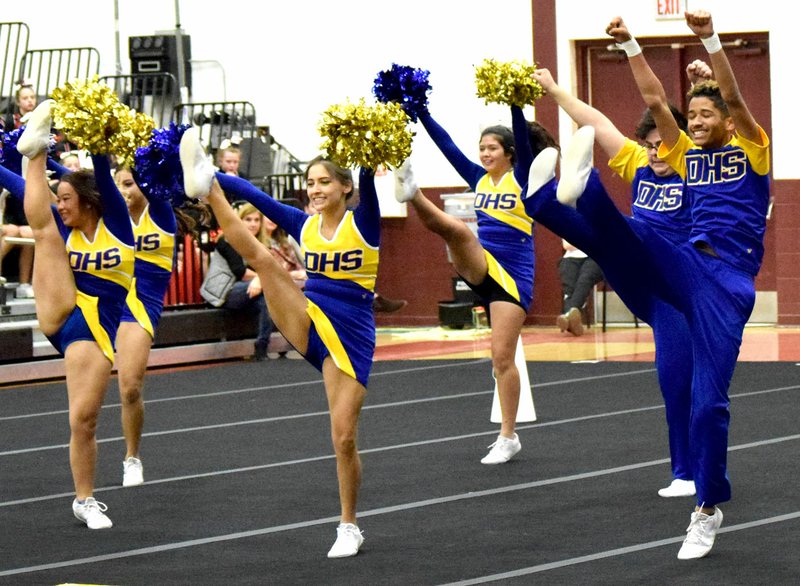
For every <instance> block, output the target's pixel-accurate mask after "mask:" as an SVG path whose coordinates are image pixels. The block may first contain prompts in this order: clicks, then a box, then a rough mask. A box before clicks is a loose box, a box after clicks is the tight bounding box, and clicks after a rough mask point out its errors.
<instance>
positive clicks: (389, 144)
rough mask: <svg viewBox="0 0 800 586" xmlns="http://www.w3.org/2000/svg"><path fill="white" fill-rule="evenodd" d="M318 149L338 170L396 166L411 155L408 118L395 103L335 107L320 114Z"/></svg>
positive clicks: (411, 134)
mask: <svg viewBox="0 0 800 586" xmlns="http://www.w3.org/2000/svg"><path fill="white" fill-rule="evenodd" d="M318 129H319V133H320V135H321V136H322V137H323V139H324V142H323V143H322V146H321V148H322V150H323V151H325V152H326V153H327V154H328V157H330V159H331V160H332V161H334V162H336V163H337V164H338V165H341V166H342V167H346V168H350V167H365V168H368V169H376V168H377V167H378V166H380V165H391V166H393V167H399V166H400V165H401V164H402V163H403V161H405V160H406V159H407V158H408V157H409V155H410V154H411V140H412V138H413V133H412V132H411V130H409V128H408V116H407V115H406V113H405V112H404V111H403V109H402V107H401V106H400V105H399V104H396V103H387V104H384V103H378V104H375V105H373V106H367V105H366V104H365V101H364V99H363V98H361V100H360V101H359V102H358V103H357V104H353V103H350V102H346V103H344V104H335V105H333V106H330V107H329V108H328V109H327V110H325V111H324V112H323V113H322V121H321V122H320V123H319V126H318Z"/></svg>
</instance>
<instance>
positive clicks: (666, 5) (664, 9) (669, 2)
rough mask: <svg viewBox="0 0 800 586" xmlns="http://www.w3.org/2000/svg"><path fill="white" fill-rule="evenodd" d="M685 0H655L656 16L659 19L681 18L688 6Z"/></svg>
mask: <svg viewBox="0 0 800 586" xmlns="http://www.w3.org/2000/svg"><path fill="white" fill-rule="evenodd" d="M687 4H688V2H687V0H656V18H657V19H659V20H673V19H675V20H677V19H681V20H682V19H683V13H684V12H685V11H687V10H689V8H688V7H687V6H686V5H687Z"/></svg>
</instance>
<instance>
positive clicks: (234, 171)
mask: <svg viewBox="0 0 800 586" xmlns="http://www.w3.org/2000/svg"><path fill="white" fill-rule="evenodd" d="M223 145H224V146H223ZM223 145H220V148H219V150H218V151H217V167H219V170H220V171H222V172H223V173H225V174H227V175H236V176H237V177H238V175H239V163H240V162H241V160H242V151H240V150H239V147H237V146H234V145H233V144H231V143H223Z"/></svg>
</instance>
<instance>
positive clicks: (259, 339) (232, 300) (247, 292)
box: [216, 203, 273, 361]
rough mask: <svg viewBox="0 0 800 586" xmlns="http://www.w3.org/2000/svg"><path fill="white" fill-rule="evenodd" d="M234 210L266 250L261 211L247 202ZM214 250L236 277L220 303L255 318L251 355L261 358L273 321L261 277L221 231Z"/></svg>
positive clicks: (266, 236)
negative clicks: (256, 322)
mask: <svg viewBox="0 0 800 586" xmlns="http://www.w3.org/2000/svg"><path fill="white" fill-rule="evenodd" d="M237 214H238V216H239V218H240V219H241V220H242V222H243V223H244V225H245V226H246V227H247V231H248V232H250V234H252V235H253V236H255V238H256V240H258V241H259V242H260V243H261V244H262V245H264V248H266V249H267V250H270V249H271V240H270V238H269V236H268V235H267V231H266V227H265V222H264V215H263V214H262V213H261V212H260V211H258V210H257V209H256V208H255V206H253V205H252V204H249V203H245V204H243V205H241V206H239V209H238V211H237ZM216 250H217V252H219V253H220V254H221V255H222V257H223V258H224V259H225V261H226V262H227V263H228V266H229V267H230V268H231V272H233V274H234V276H235V277H236V279H237V282H236V283H234V285H233V288H232V289H231V291H230V293H228V297H227V299H225V303H224V304H223V305H222V307H224V308H226V309H234V310H241V311H248V312H251V313H252V314H253V316H254V317H256V318H257V319H258V333H257V334H256V341H255V348H254V353H253V359H254V360H258V361H261V360H264V359H265V358H266V357H267V348H268V346H269V338H270V336H271V335H272V330H273V324H272V318H271V317H270V315H269V311H267V303H266V301H265V300H264V296H263V295H262V294H261V280H260V278H259V276H258V275H257V274H256V272H255V271H254V270H253V269H252V268H251V267H249V266H247V264H245V261H244V259H243V258H242V255H240V254H239V253H238V252H236V250H234V248H233V247H232V246H231V245H230V244H229V243H228V242H227V241H226V240H225V236H224V234H223V236H221V237H220V238H219V239H218V240H217V247H216Z"/></svg>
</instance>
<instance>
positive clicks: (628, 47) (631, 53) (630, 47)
mask: <svg viewBox="0 0 800 586" xmlns="http://www.w3.org/2000/svg"><path fill="white" fill-rule="evenodd" d="M617 47H618V48H620V49H622V50H623V51H625V54H626V55H627V56H628V57H635V56H636V55H638V54H639V53H641V52H642V48H641V47H640V46H639V43H637V42H636V39H634V38H633V37H631V38H630V39H628V40H627V41H625V42H624V43H617Z"/></svg>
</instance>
